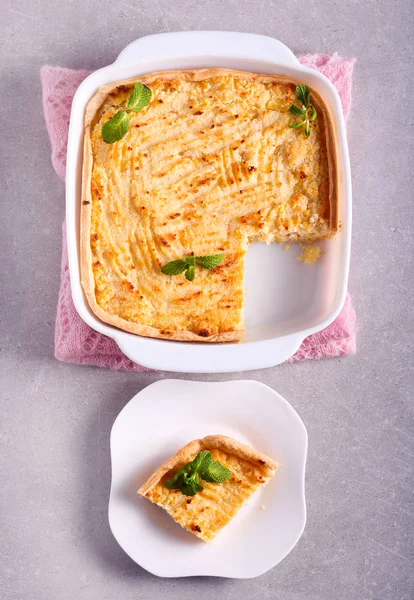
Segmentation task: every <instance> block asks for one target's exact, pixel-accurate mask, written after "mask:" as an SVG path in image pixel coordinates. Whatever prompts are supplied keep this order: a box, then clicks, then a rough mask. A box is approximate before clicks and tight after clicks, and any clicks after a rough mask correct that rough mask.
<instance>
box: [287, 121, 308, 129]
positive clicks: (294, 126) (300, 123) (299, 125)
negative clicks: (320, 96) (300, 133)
mask: <svg viewBox="0 0 414 600" xmlns="http://www.w3.org/2000/svg"><path fill="white" fill-rule="evenodd" d="M305 123H306V121H297V122H296V123H293V124H292V125H289V127H290V128H291V129H297V128H298V127H302V125H305Z"/></svg>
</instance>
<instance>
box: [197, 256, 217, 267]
mask: <svg viewBox="0 0 414 600" xmlns="http://www.w3.org/2000/svg"><path fill="white" fill-rule="evenodd" d="M223 258H224V254H212V255H211V256H196V257H195V261H196V263H197V265H199V266H200V267H204V269H214V268H215V267H218V265H219V264H220V263H221V262H222V260H223Z"/></svg>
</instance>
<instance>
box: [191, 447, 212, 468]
mask: <svg viewBox="0 0 414 600" xmlns="http://www.w3.org/2000/svg"><path fill="white" fill-rule="evenodd" d="M212 460H213V457H212V456H211V452H210V451H209V450H201V452H199V453H198V454H197V456H196V457H195V459H194V460H193V461H192V462H190V463H188V464H189V465H191V467H192V468H193V469H195V470H196V471H198V472H199V473H203V471H204V470H205V469H207V467H208V465H209V464H210V463H211V461H212Z"/></svg>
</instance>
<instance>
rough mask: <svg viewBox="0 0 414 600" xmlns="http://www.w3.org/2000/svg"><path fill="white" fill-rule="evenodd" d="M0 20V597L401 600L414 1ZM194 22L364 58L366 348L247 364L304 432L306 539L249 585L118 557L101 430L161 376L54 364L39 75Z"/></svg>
mask: <svg viewBox="0 0 414 600" xmlns="http://www.w3.org/2000/svg"><path fill="white" fill-rule="evenodd" d="M0 27H1V36H0V37H1V42H2V51H1V55H0V62H1V85H2V92H1V98H2V100H1V103H0V110H1V123H2V135H1V139H0V146H1V160H0V169H1V182H2V194H1V198H2V218H1V228H2V233H1V236H0V244H1V256H2V259H3V260H2V263H1V265H2V266H1V271H2V286H1V297H2V308H1V312H0V319H1V344H0V348H1V399H2V404H1V450H0V470H1V474H2V475H1V514H2V525H1V535H0V549H1V557H2V558H1V561H0V573H1V575H0V580H1V581H0V589H1V592H0V595H1V597H2V598H3V599H4V600H20V599H23V598H30V599H33V600H75V599H76V600H78V599H87V600H98V599H105V600H106V599H110V600H112V599H113V598H122V600H128V599H131V600H132V599H134V600H138V599H143V600H146V599H149V598H152V599H154V600H155V599H158V598H159V599H161V598H169V599H170V600H175V599H180V600H187V599H190V598H191V599H193V598H198V599H199V600H204V599H209V600H210V599H211V600H213V599H214V598H216V597H220V598H223V599H228V600H232V599H234V600H244V599H246V600H247V599H251V598H258V599H260V600H266V599H267V598H268V599H272V600H338V599H345V600H370V599H375V600H409V599H410V598H413V596H414V569H413V562H414V546H413V513H414V502H413V493H412V487H413V457H414V431H413V401H412V396H413V392H412V388H413V371H412V341H413V320H412V311H411V310H410V309H411V306H412V295H413V291H414V290H413V283H412V282H413V278H414V272H413V261H412V255H413V210H412V205H413V191H414V190H413V177H412V171H411V170H410V165H409V163H410V158H411V157H412V154H413V137H412V131H413V130H412V125H413V110H412V104H413V97H414V89H413V83H412V81H413V80H412V51H413V7H412V4H410V3H409V2H405V1H400V0H396V1H394V2H389V1H388V0H376V1H373V0H364V1H362V0H361V1H358V0H351V1H349V0H348V1H347V2H345V1H339V0H331V1H330V2H324V0H309V1H308V2H306V3H302V2H300V1H299V0H291V1H290V2H288V3H286V2H276V1H273V0H266V1H265V0H256V1H255V0H253V1H252V0H249V1H247V0H238V1H237V2H236V1H235V0H229V1H227V2H225V1H223V0H213V1H212V2H206V3H196V2H189V1H181V2H171V1H167V0H153V1H152V2H142V1H137V0H126V1H125V2H124V1H119V2H109V0H84V1H83V2H82V1H80V0H71V1H67V2H59V1H56V2H48V1H47V0H18V1H14V2H10V1H9V2H2V3H1V7H0ZM202 28H204V29H215V28H216V29H228V30H235V31H237V30H240V31H251V32H257V33H263V34H268V35H271V36H274V37H277V38H279V39H281V40H282V41H284V42H285V43H286V44H287V45H289V46H290V47H291V48H292V49H293V50H294V51H295V52H296V53H298V54H301V53H306V52H317V51H319V52H326V53H332V52H334V51H338V52H339V53H340V54H342V55H348V56H356V57H357V58H358V63H357V67H356V72H355V80H354V82H355V83H354V103H353V109H352V115H351V118H350V120H349V127H348V130H349V143H350V151H351V160H352V167H353V181H354V199H355V210H354V236H353V253H352V268H351V278H350V290H351V292H352V294H353V299H354V303H355V307H356V309H357V312H358V321H359V336H358V354H357V355H356V356H355V357H351V358H346V359H342V360H325V361H321V362H318V363H310V362H309V363H306V364H294V365H289V366H282V367H276V368H273V369H268V370H264V371H257V372H253V373H250V374H248V375H247V377H250V378H253V379H257V380H260V381H263V382H264V383H267V384H268V385H270V386H272V387H274V388H275V389H277V390H278V391H279V392H280V393H281V394H282V395H284V396H285V397H286V398H287V399H289V400H290V402H291V403H292V404H293V406H294V407H295V408H296V409H297V410H298V411H299V413H300V414H301V415H302V417H303V420H304V422H305V423H306V425H307V427H308V431H309V441H310V446H309V462H308V469H307V498H308V511H309V515H308V524H307V528H306V530H305V533H304V535H303V537H302V539H301V541H300V542H299V544H298V546H297V547H296V549H295V550H294V551H293V552H292V553H291V554H290V555H289V556H288V557H287V558H286V559H285V560H284V561H283V563H281V564H280V565H279V566H278V567H276V568H275V569H274V570H272V571H271V572H269V573H268V574H266V575H264V576H263V577H260V578H258V579H254V580H249V581H231V580H217V579H213V578H205V579H197V578H191V579H184V580H163V579H157V578H156V577H154V576H152V575H150V574H148V573H146V572H145V571H143V570H142V569H141V568H140V567H138V566H137V565H135V564H134V563H133V562H132V561H131V560H130V559H129V558H128V556H126V555H125V554H124V552H123V551H122V550H121V549H120V548H119V546H118V545H117V543H116V542H115V540H114V539H113V537H112V535H111V533H110V531H109V527H108V522H107V502H108V491H109V483H110V461H109V445H108V438H109V432H110V429H111V426H112V423H113V421H114V419H115V417H116V415H117V413H118V412H119V410H120V409H121V408H122V407H123V406H124V404H125V403H126V402H127V401H128V400H129V399H130V398H131V397H132V396H133V395H134V394H135V393H136V392H137V391H138V390H140V389H142V388H143V387H144V386H146V385H148V384H149V383H151V382H152V381H155V380H157V379H159V378H164V377H169V376H170V375H169V374H168V373H143V374H139V373H135V374H134V373H113V372H108V371H103V370H99V369H96V368H81V367H76V366H71V365H67V364H62V363H59V362H57V361H56V360H55V359H54V357H53V329H54V317H55V306H56V299H57V293H58V287H59V262H60V249H61V237H60V231H61V222H62V220H63V215H64V189H63V185H62V183H61V182H60V181H59V179H58V178H57V176H56V175H55V173H54V172H53V169H52V166H51V163H50V148H49V142H48V138H47V134H46V130H45V126H44V121H43V116H42V107H41V90H40V82H39V68H40V66H41V65H43V64H44V63H50V64H58V65H62V66H66V67H73V68H80V67H84V68H89V69H94V68H98V67H101V66H103V65H106V64H108V63H110V62H112V60H113V59H114V58H115V57H116V55H117V53H118V52H119V51H120V50H121V49H122V48H123V47H124V46H125V45H126V44H127V43H128V42H130V41H132V40H133V39H135V38H137V37H139V36H142V35H145V34H149V33H155V32H159V31H174V30H182V29H202ZM410 55H411V56H410ZM410 126H411V129H410ZM173 376H174V377H176V376H175V375H173ZM240 376H241V375H240V373H235V374H234V375H230V376H205V377H200V376H197V379H203V380H206V381H214V380H225V379H228V378H239V377H240ZM190 377H191V376H190Z"/></svg>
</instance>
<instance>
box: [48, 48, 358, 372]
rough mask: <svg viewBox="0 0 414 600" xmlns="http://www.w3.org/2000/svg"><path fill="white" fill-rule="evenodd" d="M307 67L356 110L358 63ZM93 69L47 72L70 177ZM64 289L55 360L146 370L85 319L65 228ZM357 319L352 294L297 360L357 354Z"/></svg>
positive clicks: (317, 59) (55, 130)
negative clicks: (77, 112)
mask: <svg viewBox="0 0 414 600" xmlns="http://www.w3.org/2000/svg"><path fill="white" fill-rule="evenodd" d="M299 60H300V62H301V63H302V64H303V65H306V66H308V67H312V68H314V69H317V70H318V71H320V72H321V73H323V74H324V75H326V76H327V77H329V79H330V80H331V81H332V83H333V84H334V85H335V87H336V88H337V90H338V92H339V94H340V96H341V100H342V106H343V110H344V115H345V117H347V116H348V114H349V111H350V109H351V88H352V71H353V67H354V62H355V59H353V58H341V57H340V56H338V54H336V53H335V54H334V55H333V56H327V55H323V54H315V55H310V54H308V55H306V56H303V57H302V58H300V59H299ZM89 73H90V72H89V71H74V70H72V69H63V68H61V67H50V66H45V67H43V68H42V71H41V80H42V89H43V109H44V114H45V120H46V126H47V130H48V132H49V137H50V142H51V145H52V163H53V166H54V168H55V171H56V173H57V174H58V175H59V177H60V178H61V179H65V170H66V145H67V139H68V127H69V117H70V109H71V105H72V99H73V96H74V93H75V91H76V89H77V87H78V86H79V84H80V83H81V82H82V81H83V80H84V79H85V77H87V76H88V75H89ZM62 233H63V250H62V270H61V287H60V292H59V301H58V308H57V316H56V330H55V356H56V358H58V359H59V360H63V361H66V362H71V363H76V364H83V365H96V366H98V367H106V368H109V369H115V370H123V371H144V370H147V369H145V367H142V366H141V365H138V364H136V363H134V362H132V361H131V360H129V359H128V358H127V357H126V356H125V355H124V354H122V352H121V351H120V349H119V348H118V346H117V345H116V343H115V342H114V341H113V340H111V339H110V338H107V337H106V336H104V335H102V334H100V333H97V332H96V331H94V330H93V329H91V328H90V327H89V326H88V325H86V323H84V322H83V321H82V319H81V318H80V316H79V315H78V313H77V312H76V309H75V306H74V304H73V301H72V295H71V291H70V280H69V268H68V255H67V248H66V230H65V224H63V232H62ZM355 330H356V317H355V311H354V309H353V307H352V304H351V299H350V296H349V295H348V296H347V299H346V302H345V305H344V307H343V309H342V311H341V313H340V315H339V316H338V318H337V319H336V320H335V321H334V322H333V323H332V324H331V325H330V326H329V327H327V328H326V329H324V330H323V331H320V332H319V333H316V334H314V335H311V336H309V337H308V338H307V339H305V341H304V342H303V344H302V345H301V347H300V348H299V350H298V352H297V353H296V354H295V355H294V356H292V358H290V359H289V362H291V361H297V360H305V359H317V358H322V357H328V356H344V355H347V354H354V353H355V350H356V331H355Z"/></svg>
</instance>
